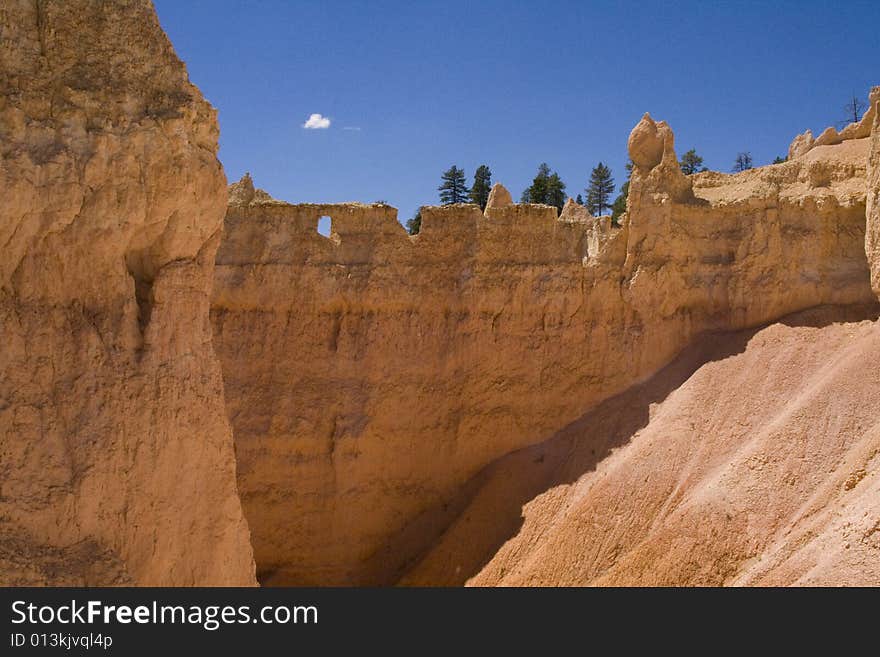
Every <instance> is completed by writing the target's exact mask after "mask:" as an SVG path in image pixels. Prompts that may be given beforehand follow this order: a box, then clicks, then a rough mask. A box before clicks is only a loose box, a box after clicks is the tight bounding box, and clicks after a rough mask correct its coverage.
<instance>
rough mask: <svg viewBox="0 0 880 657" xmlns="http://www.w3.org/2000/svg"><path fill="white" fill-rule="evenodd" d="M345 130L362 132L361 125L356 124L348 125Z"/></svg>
mask: <svg viewBox="0 0 880 657" xmlns="http://www.w3.org/2000/svg"><path fill="white" fill-rule="evenodd" d="M343 130H351V131H353V132H360V131H361V129H360V127H359V126H356V125H347V126H345V127H344V128H343Z"/></svg>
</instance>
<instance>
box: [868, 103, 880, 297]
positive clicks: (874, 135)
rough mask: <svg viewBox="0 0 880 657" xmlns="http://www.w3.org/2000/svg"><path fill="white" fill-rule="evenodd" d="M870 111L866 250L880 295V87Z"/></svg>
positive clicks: (875, 289)
mask: <svg viewBox="0 0 880 657" xmlns="http://www.w3.org/2000/svg"><path fill="white" fill-rule="evenodd" d="M869 101H870V104H871V107H870V109H869V110H868V112H869V113H873V118H874V121H873V123H872V130H871V146H870V151H869V153H868V199H867V220H868V225H867V230H866V234H865V251H866V252H867V254H868V261H869V262H870V263H871V285H872V287H873V288H874V292H875V293H876V294H877V295H878V297H880V87H874V88H873V89H872V90H871V95H870V97H869Z"/></svg>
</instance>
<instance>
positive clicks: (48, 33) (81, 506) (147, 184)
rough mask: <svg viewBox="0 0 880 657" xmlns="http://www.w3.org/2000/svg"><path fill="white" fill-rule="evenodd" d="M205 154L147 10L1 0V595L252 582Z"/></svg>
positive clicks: (141, 3) (180, 81) (126, 1)
mask: <svg viewBox="0 0 880 657" xmlns="http://www.w3.org/2000/svg"><path fill="white" fill-rule="evenodd" d="M216 153H217V123H216V118H215V112H214V110H213V109H212V108H211V107H210V105H208V103H207V102H205V101H204V99H203V98H202V97H201V94H200V93H199V91H198V90H197V89H196V88H195V87H194V86H193V85H191V84H190V83H189V81H188V79H187V75H186V70H185V68H184V66H183V64H182V63H181V62H180V61H179V60H178V58H177V57H176V55H175V54H174V51H173V50H172V48H171V45H170V43H169V42H168V40H167V38H166V37H165V35H164V34H163V32H162V30H161V28H160V27H159V24H158V21H157V19H156V15H155V12H154V10H153V8H152V6H151V4H150V3H149V2H147V1H146V0H119V1H114V2H91V1H89V0H64V1H61V0H56V1H52V0H45V1H41V2H12V3H4V6H3V8H2V9H0V156H2V161H0V189H2V190H3V202H2V203H0V244H2V254H3V257H2V258H0V340H2V345H3V347H2V349H0V452H2V460H0V486H2V488H0V522H2V527H0V530H2V533H3V536H4V537H14V540H15V545H16V547H15V549H11V548H10V549H3V550H0V581H2V582H3V583H4V584H31V583H44V584H54V583H65V584H111V583H120V582H132V583H136V584H155V585H186V584H250V583H253V582H254V575H253V562H252V556H251V549H250V545H249V537H248V531H247V525H246V523H245V521H244V518H243V516H242V513H241V508H240V503H239V501H238V497H237V491H236V483H235V463H234V455H233V446H232V440H231V432H230V428H229V425H228V423H227V420H226V419H225V414H224V409H223V396H222V395H223V387H222V379H221V373H220V369H219V366H218V364H217V361H216V358H215V356H214V354H213V351H212V348H211V331H210V325H209V322H208V310H209V309H208V290H209V288H210V285H211V276H212V269H213V260H214V253H215V250H216V248H217V243H218V240H219V230H220V226H221V221H222V216H223V212H224V206H225V199H226V191H225V179H224V175H223V171H222V169H221V167H220V164H219V162H218V161H217V157H216ZM4 542H5V539H4ZM23 555H24V556H23ZM59 563H61V564H65V566H64V567H59Z"/></svg>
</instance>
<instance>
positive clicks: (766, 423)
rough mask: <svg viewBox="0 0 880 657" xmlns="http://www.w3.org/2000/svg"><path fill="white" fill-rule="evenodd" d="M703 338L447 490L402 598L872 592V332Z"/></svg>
mask: <svg viewBox="0 0 880 657" xmlns="http://www.w3.org/2000/svg"><path fill="white" fill-rule="evenodd" d="M860 316H861V317H864V315H863V314H860V313H857V312H850V313H846V312H841V311H840V310H837V309H831V308H827V307H826V308H821V309H814V310H811V311H807V312H805V313H801V314H799V315H795V316H789V317H787V318H785V319H784V320H783V321H782V322H780V323H777V324H774V325H772V326H769V327H767V328H764V329H761V330H759V331H745V332H740V333H733V334H730V333H716V334H712V335H711V336H707V337H706V338H703V339H698V340H697V341H696V343H695V344H693V345H691V346H689V347H687V348H686V349H685V350H684V352H683V353H682V354H681V355H680V356H678V357H677V358H676V359H675V360H674V361H673V363H672V364H670V365H669V366H667V367H666V368H664V369H663V370H661V371H660V372H659V373H658V374H657V375H655V376H654V377H652V378H651V379H649V380H648V381H646V382H645V383H643V384H640V385H638V386H635V387H634V388H631V389H629V390H627V391H626V392H624V393H623V394H621V395H619V396H617V397H614V398H612V399H610V400H608V401H606V402H604V403H602V404H600V405H599V406H598V407H597V408H595V409H593V410H591V411H590V412H589V413H587V414H585V415H584V416H583V417H581V418H579V419H578V420H577V421H576V422H574V423H572V424H571V425H570V426H568V427H566V428H565V429H563V430H561V431H560V432H559V433H558V434H557V435H556V436H554V437H553V438H552V439H550V440H548V441H546V442H544V443H542V444H540V445H536V446H533V447H529V448H526V449H524V450H521V451H519V452H517V453H515V454H512V455H510V456H507V457H504V458H502V459H500V460H499V461H498V462H496V463H494V464H492V465H491V466H489V467H488V468H486V469H485V470H484V471H483V472H481V473H480V475H479V476H478V477H477V478H475V479H474V480H473V481H472V482H470V483H469V484H468V485H467V486H465V487H463V493H462V496H463V497H466V498H467V501H466V502H464V501H456V502H455V503H456V504H459V505H460V506H463V507H464V510H463V511H462V513H461V514H460V515H459V517H458V518H457V519H456V521H455V523H453V524H452V526H451V527H450V528H449V530H448V531H447V532H446V533H445V534H444V536H443V538H442V539H441V540H439V541H437V542H436V544H435V545H434V546H433V548H432V550H431V551H430V553H429V554H428V555H427V556H426V557H425V558H424V559H423V560H422V562H421V563H420V564H418V565H417V566H416V567H415V568H413V569H412V570H411V571H410V573H408V575H407V578H406V579H405V583H407V584H431V585H438V584H460V583H463V582H465V581H467V582H468V583H469V584H471V585H475V586H489V585H495V586H497V585H504V586H511V585H512V586H517V585H519V586H522V585H532V586H535V585H539V586H547V585H563V586H564V585H643V586H652V585H679V586H680V585H775V586H782V585H801V586H803V585H821V586H842V585H850V586H852V585H877V584H878V583H880V559H878V558H877V555H878V552H880V505H878V504H877V500H878V499H880V422H878V418H877V413H876V409H877V407H878V404H880V331H878V326H877V323H876V321H874V320H873V319H872V321H852V320H853V319H858V318H859V317H860Z"/></svg>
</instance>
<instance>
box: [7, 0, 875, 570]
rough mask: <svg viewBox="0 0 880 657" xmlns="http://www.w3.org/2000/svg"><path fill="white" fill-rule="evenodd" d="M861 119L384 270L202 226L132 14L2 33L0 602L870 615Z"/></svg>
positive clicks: (335, 237)
mask: <svg viewBox="0 0 880 657" xmlns="http://www.w3.org/2000/svg"><path fill="white" fill-rule="evenodd" d="M878 102H880V88H877V89H875V90H874V91H873V92H872V94H871V107H870V109H869V110H868V112H867V113H866V115H865V117H864V118H863V119H862V120H861V121H860V122H858V123H853V124H851V125H850V126H847V127H846V128H844V129H843V130H842V131H841V132H837V130H835V129H829V130H826V131H824V132H823V133H822V134H821V135H820V136H819V138H818V139H815V140H814V139H813V137H812V134H810V133H809V132H807V133H804V134H803V135H800V136H799V137H798V138H796V140H795V142H794V143H793V144H792V147H791V149H790V155H791V159H790V161H788V162H785V163H782V164H778V165H773V166H768V167H763V168H760V169H755V170H751V171H746V172H743V173H740V174H736V175H725V174H720V173H714V172H706V173H700V174H695V175H692V176H685V175H684V174H683V173H682V172H681V170H680V169H679V166H678V160H677V157H676V153H675V146H674V135H673V132H672V129H671V127H670V126H669V125H667V124H666V123H665V122H663V121H657V122H655V121H654V120H653V119H652V118H651V117H650V116H649V115H647V114H646V115H645V116H644V118H643V119H642V120H641V121H640V122H639V124H638V125H637V126H636V127H635V128H634V130H633V131H632V133H631V135H630V138H629V150H630V156H631V158H632V160H633V162H634V164H635V168H634V171H633V176H632V179H631V182H630V192H629V201H628V208H627V212H626V213H625V214H624V215H623V217H622V218H621V227H616V226H613V225H612V224H611V221H610V217H598V218H593V217H590V216H589V215H588V213H587V212H586V211H585V209H584V208H583V207H581V206H578V205H576V204H575V203H573V202H569V203H568V204H566V206H565V208H564V210H563V212H562V214H561V215H560V216H559V217H558V218H557V216H556V209H555V208H551V207H549V206H539V205H516V204H513V202H512V199H511V197H510V194H509V193H508V192H507V190H505V189H504V188H503V186H501V185H496V186H495V187H494V188H493V190H492V193H491V196H490V198H489V202H488V205H487V209H486V212H485V214H483V213H481V212H480V211H479V209H478V208H477V207H476V206H472V205H457V206H449V207H444V208H430V207H426V208H422V212H421V216H422V224H421V232H420V233H419V234H418V235H417V236H409V235H407V234H406V232H405V231H404V229H403V228H402V226H401V225H400V224H399V223H398V221H397V218H396V210H394V208H391V207H388V206H386V205H381V204H377V205H371V206H367V205H360V204H337V205H291V204H288V203H284V202H280V201H276V200H274V199H272V198H270V197H269V195H268V194H266V193H265V192H262V191H261V190H257V189H255V188H254V186H253V182H252V181H251V179H250V177H249V176H247V177H245V178H244V179H243V180H242V181H241V182H239V183H237V184H235V185H233V186H232V188H231V189H230V190H229V193H228V206H227V189H226V186H225V177H224V175H223V171H222V168H221V166H220V164H219V162H218V161H217V123H216V117H215V112H214V110H213V108H211V107H210V105H208V103H207V102H206V101H205V100H204V99H203V98H202V96H201V94H200V93H199V91H198V90H197V89H196V88H195V87H194V86H193V85H191V84H190V83H189V80H188V78H187V75H186V71H185V68H184V66H183V64H182V63H181V62H180V61H179V60H178V59H177V57H176V56H175V54H174V52H173V50H172V48H171V45H170V44H169V42H168V40H167V38H166V37H165V35H164V34H163V33H162V31H161V29H160V27H159V24H158V22H157V19H156V15H155V12H154V10H153V8H152V6H151V4H150V3H149V2H148V0H117V1H114V2H92V1H88V0H65V1H63V2H62V1H61V0H44V1H41V2H17V3H16V2H14V3H6V4H4V6H3V7H2V8H0V157H2V159H0V189H2V190H3V202H2V203H0V244H2V248H3V250H2V256H3V257H2V258H0V344H2V348H0V457H2V458H0V584H7V585H10V584H11V585H21V584H56V585H58V584H64V585H99V584H100V585H107V584H139V585H220V584H227V585H250V584H255V583H256V581H257V580H256V578H255V561H256V569H257V571H258V574H259V577H260V579H261V581H262V582H264V583H266V584H321V585H326V584H392V583H403V584H462V583H470V584H474V585H506V584H536V585H547V584H880V571H878V563H880V560H878V559H877V554H878V552H877V551H878V549H880V548H878V545H880V544H878V540H880V516H878V509H880V505H878V503H877V500H878V499H880V478H878V474H877V473H878V465H880V463H878V459H880V456H878V454H880V429H878V427H880V425H878V423H877V419H876V408H877V405H878V401H880V379H878V372H880V362H878V358H880V348H878V347H880V345H878V341H880V333H878V326H877V323H876V316H877V312H878V304H877V301H876V297H875V293H880V199H878V193H880V109H878ZM224 214H225V221H224V219H223V217H224ZM322 216H330V217H331V219H332V230H331V234H330V235H329V237H324V236H322V235H319V234H318V233H317V231H316V228H317V224H318V220H319V217H322ZM218 247H219V250H218ZM215 257H216V266H215ZM872 275H873V278H872ZM872 280H873V290H872ZM212 285H213V291H212ZM792 313H795V314H794V315H792ZM780 318H784V319H782V320H781V321H780ZM772 322H777V323H775V324H771V325H769V326H768V325H767V324H768V323H772ZM218 356H219V359H218ZM224 389H225V398H224ZM227 417H228V418H229V419H228V420H227ZM230 423H231V424H230ZM233 428H234V436H235V449H233V433H232V430H231V429H233ZM236 461H237V463H236ZM239 491H240V493H241V497H239ZM245 518H247V521H246V520H245ZM248 524H250V532H249V528H248ZM252 546H253V547H252Z"/></svg>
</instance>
